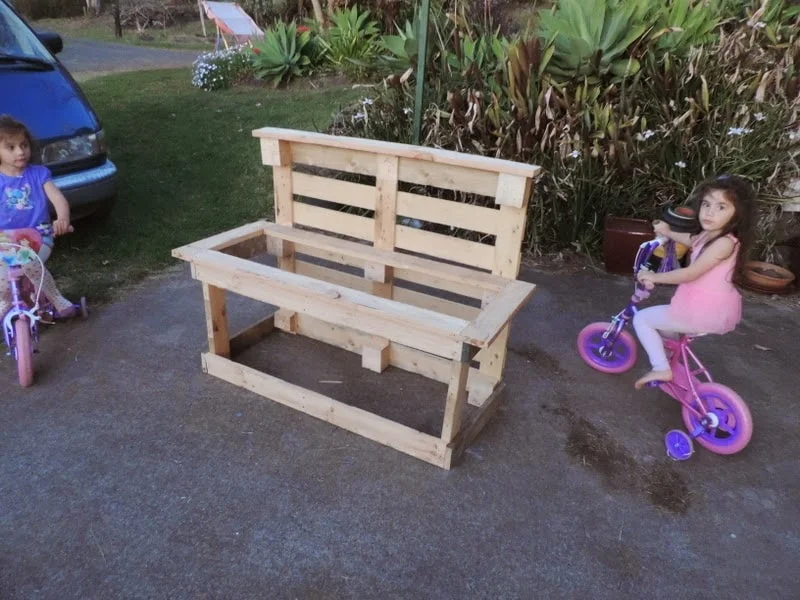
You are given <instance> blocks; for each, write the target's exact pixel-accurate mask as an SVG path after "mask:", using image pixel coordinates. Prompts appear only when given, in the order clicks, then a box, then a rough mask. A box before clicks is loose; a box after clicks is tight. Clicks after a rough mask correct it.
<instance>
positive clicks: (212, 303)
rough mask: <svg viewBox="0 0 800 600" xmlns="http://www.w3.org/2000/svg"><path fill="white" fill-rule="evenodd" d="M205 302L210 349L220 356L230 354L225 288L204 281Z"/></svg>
mask: <svg viewBox="0 0 800 600" xmlns="http://www.w3.org/2000/svg"><path fill="white" fill-rule="evenodd" d="M203 304H204V306H205V312H206V332H207V334H208V350H209V352H211V353H213V354H217V355H219V356H230V355H231V346H230V337H229V336H228V313H227V309H226V307H225V290H224V289H222V288H219V287H215V286H213V285H208V284H207V283H203Z"/></svg>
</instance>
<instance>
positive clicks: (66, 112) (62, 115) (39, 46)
mask: <svg viewBox="0 0 800 600" xmlns="http://www.w3.org/2000/svg"><path fill="white" fill-rule="evenodd" d="M62 48H63V42H62V40H61V37H60V36H59V35H58V34H55V33H39V34H37V33H35V32H34V31H33V30H32V29H31V28H30V27H29V26H28V25H27V24H26V23H25V21H23V19H22V18H21V17H20V16H19V15H18V14H17V13H16V11H15V10H14V9H13V7H12V6H11V5H10V3H9V1H8V0H0V114H8V115H11V116H12V117H14V118H15V119H17V120H19V121H22V122H23V123H25V125H26V126H27V127H28V129H30V131H31V134H32V135H33V137H34V138H35V140H36V145H37V147H38V151H39V153H38V155H37V156H36V157H35V158H33V159H32V160H33V161H34V162H41V163H42V164H43V165H45V166H47V167H48V168H49V169H50V171H51V172H52V174H53V183H55V185H56V186H57V187H58V188H59V189H60V190H61V191H62V192H63V193H64V195H65V196H66V197H67V200H68V201H69V203H70V207H71V214H72V218H73V219H78V218H81V217H83V216H88V215H90V214H92V215H93V216H95V217H100V216H105V215H107V214H108V212H110V210H111V207H112V206H113V204H114V200H115V198H116V194H117V168H116V167H115V166H114V163H112V162H111V161H110V160H109V158H108V146H107V144H106V139H105V133H104V132H103V128H102V126H101V124H100V120H99V119H98V118H97V115H96V114H95V112H94V110H93V109H92V107H91V105H90V104H89V101H88V100H87V99H86V97H85V96H84V95H83V92H82V91H81V89H80V88H79V87H78V84H77V83H75V81H74V80H73V79H72V76H71V75H70V74H69V72H68V71H67V70H66V69H65V68H64V67H63V65H62V64H61V63H60V62H59V61H58V60H57V59H56V58H55V56H54V55H55V54H57V53H59V52H60V51H61V50H62ZM37 158H40V160H36V159H37Z"/></svg>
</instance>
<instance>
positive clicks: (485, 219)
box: [397, 192, 500, 235]
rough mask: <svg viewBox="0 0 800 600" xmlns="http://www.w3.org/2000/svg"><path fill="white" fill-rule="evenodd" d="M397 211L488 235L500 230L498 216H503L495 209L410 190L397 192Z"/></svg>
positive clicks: (431, 221)
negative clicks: (424, 194) (412, 192)
mask: <svg viewBox="0 0 800 600" xmlns="http://www.w3.org/2000/svg"><path fill="white" fill-rule="evenodd" d="M397 214H399V215H402V216H404V217H413V218H415V219H419V220H421V221H427V222H429V223H438V224H439V225H449V226H451V227H457V228H459V229H468V230H470V231H480V232H481V233H486V234H488V235H494V234H495V233H497V219H498V217H499V215H500V213H499V211H498V210H497V209H494V208H487V207H485V206H477V205H475V204H465V203H464V202H456V201H453V200H442V199H440V198H433V197H431V196H422V195H420V194H410V193H408V192H400V193H399V194H398V195H397Z"/></svg>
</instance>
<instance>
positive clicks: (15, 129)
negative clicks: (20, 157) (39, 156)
mask: <svg viewBox="0 0 800 600" xmlns="http://www.w3.org/2000/svg"><path fill="white" fill-rule="evenodd" d="M19 135H24V136H25V138H26V139H27V140H28V145H29V146H31V148H33V136H31V132H30V131H28V128H27V127H25V125H24V124H23V123H21V122H20V121H17V120H16V119H15V118H14V117H12V116H10V115H0V141H2V140H3V139H5V138H7V137H17V136H19Z"/></svg>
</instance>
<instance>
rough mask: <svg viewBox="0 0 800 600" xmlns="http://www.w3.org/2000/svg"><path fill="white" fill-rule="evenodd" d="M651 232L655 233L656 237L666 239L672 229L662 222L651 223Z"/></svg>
mask: <svg viewBox="0 0 800 600" xmlns="http://www.w3.org/2000/svg"><path fill="white" fill-rule="evenodd" d="M653 231H655V233H656V235H660V236H663V237H667V236H669V234H670V233H672V229H671V228H670V226H669V225H668V224H667V223H665V222H664V221H653Z"/></svg>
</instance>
